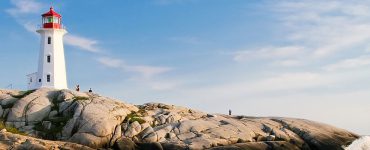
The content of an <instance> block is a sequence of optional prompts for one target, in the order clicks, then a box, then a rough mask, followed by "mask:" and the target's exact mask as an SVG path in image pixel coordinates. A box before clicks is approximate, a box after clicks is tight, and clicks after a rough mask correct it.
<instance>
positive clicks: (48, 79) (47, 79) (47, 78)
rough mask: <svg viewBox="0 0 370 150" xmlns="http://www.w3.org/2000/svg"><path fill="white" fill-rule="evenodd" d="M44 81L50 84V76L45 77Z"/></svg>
mask: <svg viewBox="0 0 370 150" xmlns="http://www.w3.org/2000/svg"><path fill="white" fill-rule="evenodd" d="M46 81H47V82H50V74H48V75H46Z"/></svg>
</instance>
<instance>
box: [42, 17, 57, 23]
mask: <svg viewBox="0 0 370 150" xmlns="http://www.w3.org/2000/svg"><path fill="white" fill-rule="evenodd" d="M42 23H43V24H45V23H58V24H60V18H58V17H43V19H42Z"/></svg>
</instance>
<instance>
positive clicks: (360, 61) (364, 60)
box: [324, 55, 370, 71]
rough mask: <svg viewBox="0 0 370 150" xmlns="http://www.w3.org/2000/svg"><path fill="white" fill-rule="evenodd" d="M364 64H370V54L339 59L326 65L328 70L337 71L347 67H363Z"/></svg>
mask: <svg viewBox="0 0 370 150" xmlns="http://www.w3.org/2000/svg"><path fill="white" fill-rule="evenodd" d="M364 66H370V56H369V55H366V56H360V57H357V58H350V59H345V60H342V61H339V62H337V63H334V64H330V65H327V66H325V67H324V69H325V70H327V71H337V70H345V69H354V68H361V67H364Z"/></svg>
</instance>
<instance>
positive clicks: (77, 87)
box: [76, 84, 80, 92]
mask: <svg viewBox="0 0 370 150" xmlns="http://www.w3.org/2000/svg"><path fill="white" fill-rule="evenodd" d="M76 91H77V92H79V91H80V85H78V84H77V86H76Z"/></svg>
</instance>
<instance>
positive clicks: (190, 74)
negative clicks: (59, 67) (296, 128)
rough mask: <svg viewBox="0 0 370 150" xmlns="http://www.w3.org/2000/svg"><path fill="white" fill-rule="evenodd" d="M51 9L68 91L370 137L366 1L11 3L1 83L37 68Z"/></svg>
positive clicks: (1, 5) (19, 80) (1, 14)
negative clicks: (61, 35)
mask: <svg viewBox="0 0 370 150" xmlns="http://www.w3.org/2000/svg"><path fill="white" fill-rule="evenodd" d="M50 5H53V6H54V8H55V10H56V11H57V12H59V13H60V14H61V15H62V16H63V22H64V25H65V26H66V27H67V30H68V32H69V34H68V35H67V36H66V37H65V39H64V40H65V51H66V52H65V53H66V60H67V71H68V82H69V87H70V88H71V89H73V88H74V85H76V84H80V85H81V88H82V89H83V90H87V89H88V88H90V87H91V88H92V89H93V90H94V91H96V92H98V93H100V94H102V95H106V96H110V97H115V98H119V99H122V100H124V101H126V102H130V103H134V104H142V103H145V102H151V101H155V102H164V103H170V104H176V105H184V106H188V107H191V108H196V109H199V110H203V111H208V112H213V113H227V111H228V109H232V110H233V112H234V114H243V115H248V116H285V117H298V118H306V119H311V120H315V121H320V122H324V123H328V124H332V125H335V126H338V127H341V128H345V129H348V130H351V131H354V132H356V133H359V134H366V135H369V134H370V128H369V127H368V125H369V124H370V119H368V118H369V114H370V109H369V108H370V42H369V41H370V7H369V6H370V1H361V2H359V1H344V0H343V1H320V0H317V1H316V0H302V1H294V0H279V1H274V0H248V1H246V0H232V1H231V0H142V1H134V0H120V1H118V0H116V1H109V2H107V1H102V0H89V1H88V2H87V1H73V0H63V1H52V2H51V1H46V0H40V1H36V0H3V1H0V51H1V55H0V61H1V63H0V68H1V70H2V72H1V78H0V87H1V88H5V87H6V86H7V85H9V84H13V86H14V88H16V89H25V88H26V76H25V75H26V74H28V73H33V72H34V71H36V70H37V60H38V58H37V57H38V51H39V36H38V35H37V33H36V32H35V30H36V29H37V28H38V25H39V24H40V20H41V19H40V15H41V14H42V13H44V12H46V11H48V9H49V7H50Z"/></svg>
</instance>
